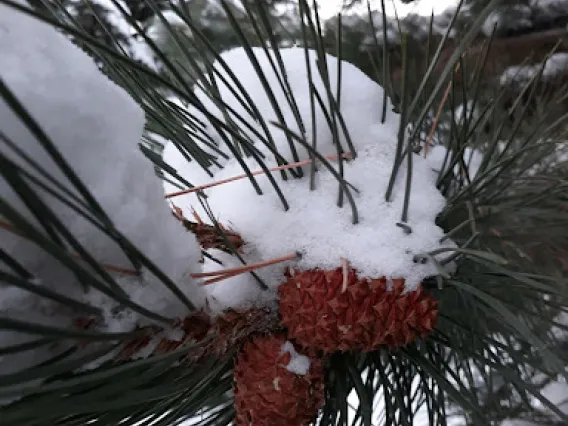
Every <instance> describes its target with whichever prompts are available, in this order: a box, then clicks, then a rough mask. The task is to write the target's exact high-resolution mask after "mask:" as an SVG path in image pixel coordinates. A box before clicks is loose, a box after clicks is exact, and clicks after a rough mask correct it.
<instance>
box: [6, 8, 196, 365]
mask: <svg viewBox="0 0 568 426" xmlns="http://www.w3.org/2000/svg"><path fill="white" fill-rule="evenodd" d="M0 79H1V80H2V81H3V82H4V83H5V84H6V85H7V86H8V88H9V89H10V90H11V91H12V92H13V94H14V95H15V96H16V98H17V99H18V100H19V101H20V102H21V103H22V104H23V105H24V107H25V108H26V109H27V111H28V112H29V113H30V114H31V116H32V117H34V119H35V120H36V121H37V123H39V125H40V126H41V127H42V129H43V130H44V131H45V133H46V134H47V135H48V137H49V138H50V139H51V140H52V141H53V143H54V144H55V146H56V147H57V149H58V151H59V153H60V154H61V155H62V156H63V158H65V159H66V160H67V162H68V163H69V164H71V165H72V167H73V169H74V170H75V172H76V173H77V175H78V177H79V179H80V180H81V181H82V182H83V183H84V184H85V186H86V187H87V188H89V190H90V192H91V194H92V195H93V196H94V197H95V199H96V200H97V201H98V202H99V203H100V205H101V207H102V208H103V209H104V211H105V212H106V213H107V214H108V216H109V219H110V220H111V221H112V223H113V224H114V225H115V226H116V228H117V229H118V230H119V231H120V232H121V233H122V234H124V235H125V236H126V237H127V238H128V239H129V240H130V241H131V242H132V243H133V244H134V245H135V246H136V247H137V248H138V249H139V250H140V251H141V252H142V253H144V254H145V255H146V256H147V257H148V258H149V259H150V260H151V261H152V262H153V263H154V264H155V265H156V266H158V267H159V268H160V269H161V270H162V271H163V272H165V273H166V275H168V276H169V277H170V278H171V279H172V280H173V281H174V282H175V283H176V284H177V285H178V286H179V287H180V289H181V291H182V292H183V293H184V294H185V295H186V296H187V297H188V298H189V299H190V300H192V301H193V302H194V303H195V304H196V305H201V304H202V303H203V302H204V294H203V292H202V290H201V289H200V288H199V286H198V285H197V283H196V282H195V281H194V280H193V279H192V278H190V276H189V274H190V273H192V272H195V271H197V270H198V269H200V267H199V264H198V262H199V260H200V257H201V253H200V248H199V246H198V244H197V242H196V240H195V238H194V236H193V235H191V234H189V233H187V232H184V230H183V228H182V227H181V225H180V223H179V222H177V221H176V220H175V219H174V218H173V217H172V214H171V211H170V209H169V207H168V205H167V203H165V202H164V198H163V191H162V188H161V183H160V181H159V180H158V179H157V177H156V176H155V174H154V170H153V167H152V164H151V163H150V162H149V161H147V160H146V159H145V158H144V156H143V155H142V153H141V152H140V150H139V148H138V143H139V141H140V138H141V135H142V132H143V129H144V124H145V118H144V112H143V110H142V109H141V108H140V106H138V105H137V104H136V103H135V102H134V101H133V100H132V99H131V98H130V96H129V95H128V94H127V93H126V92H125V91H124V90H123V89H122V88H120V87H119V86H117V85H116V84H114V83H113V82H111V81H110V80H109V79H108V78H107V77H105V76H104V75H103V74H102V73H101V72H100V71H99V69H98V68H97V66H96V65H95V63H94V62H93V60H92V59H91V58H90V57H89V56H87V55H86V54H85V53H84V52H83V51H81V50H80V49H79V48H77V47H76V46H74V45H73V44H72V43H71V42H70V41H69V40H68V39H67V38H66V37H65V36H64V35H62V34H61V33H59V32H58V31H57V30H56V29H54V28H52V27H50V26H49V25H47V24H45V23H43V22H40V21H39V20H36V19H33V18H31V17H29V16H27V15H25V14H22V13H20V12H18V11H15V10H14V9H12V8H10V7H8V6H5V5H0ZM0 123H2V132H3V134H4V135H5V136H6V138H8V139H9V140H11V141H13V142H14V143H15V144H16V145H17V147H18V148H19V149H20V150H22V151H23V152H25V153H26V154H27V155H28V156H29V157H30V158H32V159H33V160H35V161H36V162H37V163H39V164H41V165H42V167H43V168H44V169H45V170H46V171H47V172H48V173H49V174H51V176H53V178H54V179H56V180H57V181H59V182H60V183H61V184H62V185H63V186H64V187H65V188H67V190H68V191H69V192H70V193H72V194H73V195H74V196H75V197H76V199H77V200H79V201H75V202H76V203H83V205H86V204H88V201H86V200H85V199H84V198H83V196H82V195H81V194H80V193H79V192H78V191H77V190H76V188H75V187H74V186H73V185H72V184H71V183H70V182H69V181H68V179H67V178H66V176H65V175H64V173H63V172H62V171H61V169H60V168H59V166H58V165H57V164H56V163H55V162H54V161H53V160H52V159H51V157H50V156H49V155H48V153H47V152H46V151H45V150H44V149H43V148H42V146H41V145H40V144H39V143H38V142H37V140H36V138H35V137H34V136H33V135H32V134H31V133H30V131H29V130H28V128H27V127H26V126H25V125H24V124H23V123H22V121H21V120H20V119H19V118H18V117H17V116H16V115H15V114H14V112H13V111H12V110H11V109H10V108H9V107H8V105H7V104H6V102H5V101H3V100H0ZM0 151H1V152H2V154H3V155H6V156H7V157H8V158H9V159H10V160H11V161H13V162H14V163H16V164H18V165H19V166H20V167H22V168H23V169H24V170H27V171H28V172H29V173H30V174H32V175H33V176H36V177H38V178H39V179H40V180H41V181H42V182H45V183H47V184H48V186H49V187H50V188H51V189H54V190H55V191H56V192H58V193H61V191H60V190H58V189H57V187H56V186H55V185H53V184H50V183H49V182H47V181H46V179H45V178H43V177H41V176H40V175H39V173H38V172H37V171H36V170H35V169H34V168H33V167H32V166H30V165H29V164H28V163H26V162H25V161H24V160H23V158H22V157H21V156H20V155H19V154H18V153H17V152H16V151H14V150H12V149H11V148H10V146H9V145H8V144H6V143H3V142H1V141H0ZM28 183H29V184H30V186H31V187H32V188H33V190H34V191H36V193H37V198H38V199H40V200H42V201H43V202H44V203H45V204H46V205H48V206H49V207H50V208H51V209H52V211H53V212H54V213H55V215H56V216H57V218H58V219H59V220H60V221H61V222H62V223H63V224H65V226H66V228H67V230H68V231H69V232H70V233H72V234H73V236H74V237H75V238H76V239H77V240H78V241H79V242H80V243H81V244H82V246H83V248H84V249H85V250H86V251H87V252H89V253H90V255H91V256H92V257H94V258H95V259H96V260H97V261H99V262H100V263H105V264H109V265H114V266H118V267H122V268H127V269H128V268H130V269H131V268H132V267H133V266H132V264H131V263H130V262H129V260H128V259H127V257H126V256H125V254H124V252H123V250H122V249H121V248H120V247H119V245H118V244H117V243H116V242H115V241H113V240H112V239H110V238H109V237H108V236H107V235H106V234H105V233H103V232H102V231H100V229H99V228H97V227H96V226H95V225H93V223H92V222H91V221H88V220H87V219H85V218H84V217H82V216H80V215H78V214H77V213H76V212H75V211H74V210H72V209H71V208H69V207H68V206H67V205H65V204H63V203H62V202H60V201H59V200H57V199H56V198H55V197H53V196H51V195H49V194H48V193H47V192H46V191H44V190H43V189H42V188H39V187H37V186H35V185H34V184H33V183H30V181H29V180H28ZM0 193H1V195H2V198H3V199H4V200H6V201H7V202H8V203H9V205H11V206H13V207H14V208H15V209H16V210H17V211H18V212H19V213H20V214H21V215H23V216H24V217H25V218H27V220H29V221H30V223H32V224H33V225H34V226H36V227H37V229H38V230H40V232H41V230H42V229H43V228H42V227H41V222H43V220H44V219H45V218H41V217H39V218H38V217H36V216H35V212H34V211H33V210H30V209H28V207H27V206H26V205H25V204H24V203H23V202H22V200H21V199H20V197H19V196H18V195H17V194H16V193H15V192H13V191H12V189H11V186H10V185H9V184H8V182H7V181H6V180H5V179H4V178H3V177H0ZM67 198H69V197H67ZM83 210H84V211H88V210H87V208H83ZM91 216H92V214H91ZM94 220H95V222H96V223H102V222H101V220H99V219H97V218H95V219H94ZM0 249H1V250H4V251H5V252H7V253H9V254H10V255H11V256H12V257H14V258H15V259H17V260H18V262H20V263H21V265H22V266H23V267H24V268H25V269H27V270H28V271H29V272H30V273H31V274H32V275H33V276H34V277H35V279H34V280H33V281H32V283H33V284H35V285H38V286H45V287H48V288H51V289H53V290H54V291H56V292H58V293H60V294H63V295H65V296H67V297H71V298H74V299H76V300H79V301H82V302H85V303H88V304H91V305H92V306H96V307H99V308H101V309H102V310H103V311H104V315H105V320H106V322H105V325H104V326H103V329H105V330H107V331H111V332H115V331H127V330H130V329H132V328H133V327H134V326H135V325H136V324H137V323H140V322H141V321H142V320H143V319H142V318H139V314H135V313H134V312H131V311H129V310H125V311H122V312H117V309H116V308H117V306H116V305H115V303H114V302H113V301H111V300H110V299H109V298H108V297H106V296H104V295H103V294H102V293H100V292H98V291H97V290H94V289H87V291H86V292H85V290H84V288H83V285H82V283H80V282H79V281H78V278H77V277H76V276H75V275H74V274H72V273H70V271H69V270H68V269H67V268H65V267H63V266H62V265H61V264H59V263H58V262H57V261H56V260H55V259H53V258H51V257H50V256H49V255H48V254H47V253H46V252H45V251H44V250H42V249H40V248H39V247H37V246H35V245H34V244H33V243H31V242H29V241H27V240H25V239H24V238H22V237H19V236H16V235H14V234H13V233H10V232H8V231H6V230H4V229H1V228H0ZM85 266H86V264H85ZM0 271H3V272H7V273H11V274H14V271H13V270H12V269H10V268H9V267H8V266H7V265H6V264H4V263H0ZM115 278H116V281H117V283H118V284H119V285H120V286H121V287H122V288H123V289H124V290H125V291H126V293H127V294H128V295H129V296H130V298H131V299H132V300H133V301H135V302H137V303H139V304H141V305H143V306H144V307H146V308H147V309H149V310H151V311H153V312H155V313H159V314H162V315H164V316H167V317H173V316H175V315H184V314H186V313H187V307H186V306H185V305H184V304H183V303H182V302H180V301H179V300H178V299H177V297H176V296H174V295H173V294H172V293H171V291H170V290H168V289H167V288H166V287H165V286H164V284H163V283H162V282H161V281H160V280H159V279H158V278H156V277H155V276H154V275H152V274H150V273H149V272H148V271H143V276H142V277H131V276H128V275H121V274H117V275H116V277H115ZM83 284H84V283H83ZM0 301H2V303H0V316H8V317H11V318H17V319H21V320H25V321H30V322H38V323H42V324H46V325H57V326H63V327H65V326H69V325H71V322H72V320H73V319H74V318H75V317H76V313H74V312H69V311H68V310H67V308H64V307H63V306H61V305H58V304H56V303H55V302H49V301H48V300H46V299H43V298H40V297H39V296H35V295H32V294H30V293H27V292H25V291H23V290H18V289H16V288H14V287H12V286H10V285H5V284H4V283H2V284H0ZM27 339H29V336H27V335H26V336H21V335H15V334H14V333H11V332H2V333H1V334H0V346H4V345H6V344H15V343H20V342H22V341H25V340H27ZM38 352H40V351H38ZM38 352H33V353H32V352H28V353H26V354H24V355H23V356H21V355H18V357H19V358H18V360H15V365H16V366H17V367H21V368H23V367H24V365H25V364H26V363H30V364H32V363H35V362H37V361H38V360H31V359H30V360H27V361H26V360H25V358H26V357H28V356H29V357H30V358H33V356H35V355H34V354H37V353H38ZM1 365H2V367H0V374H1V373H2V372H4V371H10V370H11V369H12V368H13V367H14V365H12V364H11V363H10V362H6V359H3V361H2V363H1Z"/></svg>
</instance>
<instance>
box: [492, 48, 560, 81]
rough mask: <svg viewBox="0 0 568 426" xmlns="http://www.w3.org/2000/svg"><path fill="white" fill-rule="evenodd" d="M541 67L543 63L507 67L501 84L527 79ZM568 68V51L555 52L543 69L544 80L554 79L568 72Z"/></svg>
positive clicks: (533, 75)
mask: <svg viewBox="0 0 568 426" xmlns="http://www.w3.org/2000/svg"><path fill="white" fill-rule="evenodd" d="M540 69H541V64H537V65H518V66H511V67H508V68H507V69H505V71H504V72H503V74H502V75H501V84H507V83H510V82H511V81H519V82H523V81H527V80H530V79H531V78H533V77H535V76H536V75H537V74H538V73H539V72H540ZM567 69H568V53H562V52H560V53H554V54H552V55H551V56H550V57H549V58H548V60H547V61H546V62H545V64H544V69H543V70H542V79H543V81H546V80H550V79H554V78H555V77H558V76H562V75H564V74H566V70H567Z"/></svg>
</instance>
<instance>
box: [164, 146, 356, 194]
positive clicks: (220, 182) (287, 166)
mask: <svg viewBox="0 0 568 426" xmlns="http://www.w3.org/2000/svg"><path fill="white" fill-rule="evenodd" d="M341 157H342V158H351V157H352V154H351V153H350V152H346V153H345V154H343V155H342V156H341ZM337 158H338V156H337V155H329V156H327V157H325V159H326V160H337ZM312 161H313V160H304V161H298V162H297V163H290V164H285V165H284V166H278V167H272V168H270V169H268V170H269V171H271V172H276V171H279V170H287V169H292V168H294V167H301V166H306V165H308V164H310V163H311V162H312ZM264 173H265V171H264V170H256V171H254V172H252V173H251V174H252V175H253V176H257V175H261V174H264ZM246 177H248V175H246V174H242V175H238V176H233V177H230V178H227V179H221V180H217V181H215V182H210V183H206V184H205V185H200V186H194V187H193V188H190V189H184V190H183V191H177V192H172V193H170V194H166V196H165V197H166V198H173V197H179V196H180V195H185V194H191V193H193V192H197V191H202V190H204V189H207V188H211V187H214V186H219V185H223V184H225V183H229V182H233V181H235V180H239V179H244V178H246Z"/></svg>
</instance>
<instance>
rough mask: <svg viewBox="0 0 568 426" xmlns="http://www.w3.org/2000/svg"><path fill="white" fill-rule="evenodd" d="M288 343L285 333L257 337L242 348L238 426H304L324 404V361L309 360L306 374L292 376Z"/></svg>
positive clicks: (238, 369)
mask: <svg viewBox="0 0 568 426" xmlns="http://www.w3.org/2000/svg"><path fill="white" fill-rule="evenodd" d="M285 343H286V337H285V336H284V335H283V334H277V335H257V336H256V337H253V338H252V339H251V340H249V341H248V342H246V343H245V344H244V345H243V347H242V348H241V351H240V352H239V355H238V357H237V360H236V363H235V369H234V377H235V383H234V388H233V389H234V394H235V411H236V415H235V424H236V425H237V426H251V425H254V426H303V425H307V424H309V423H310V422H311V421H312V420H313V419H314V417H315V415H316V414H317V411H318V409H319V408H320V407H321V406H322V405H323V380H324V372H323V365H322V362H321V360H319V359H316V358H310V364H309V369H308V371H307V374H305V375H302V374H295V373H292V372H290V371H288V369H287V366H288V364H289V363H290V361H291V359H292V355H291V353H290V352H287V351H283V349H282V347H283V345H284V344H285Z"/></svg>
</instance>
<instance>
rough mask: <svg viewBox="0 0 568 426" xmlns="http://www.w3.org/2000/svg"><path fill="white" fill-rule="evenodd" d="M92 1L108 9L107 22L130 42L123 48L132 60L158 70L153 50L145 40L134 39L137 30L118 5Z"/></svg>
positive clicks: (70, 7) (105, 0)
mask: <svg viewBox="0 0 568 426" xmlns="http://www.w3.org/2000/svg"><path fill="white" fill-rule="evenodd" d="M90 1H91V2H92V3H94V4H97V5H99V6H101V7H103V8H104V9H106V11H107V14H106V15H105V18H106V20H107V21H108V23H109V24H110V25H112V26H113V27H114V28H115V29H116V30H117V31H118V32H120V33H121V34H123V35H124V36H125V37H126V39H127V40H128V42H127V43H125V45H124V46H122V47H123V48H124V49H125V50H126V51H128V52H129V53H130V54H131V56H132V58H133V59H136V60H138V61H140V62H142V63H143V64H145V65H147V66H148V67H150V68H152V69H156V68H157V66H156V61H155V57H154V54H153V52H152V49H151V48H150V46H148V44H147V43H146V42H145V41H144V39H142V38H136V37H133V35H135V34H137V31H136V28H134V26H132V25H131V24H130V23H129V22H128V21H127V20H126V18H125V17H124V15H123V14H122V12H121V11H120V9H119V8H118V7H117V5H116V4H114V3H113V2H112V1H111V0H90ZM118 3H119V4H120V6H122V8H123V9H124V10H125V11H128V10H129V9H128V7H127V6H126V3H125V2H124V1H121V0H118ZM69 10H73V4H71V5H70V6H69Z"/></svg>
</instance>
